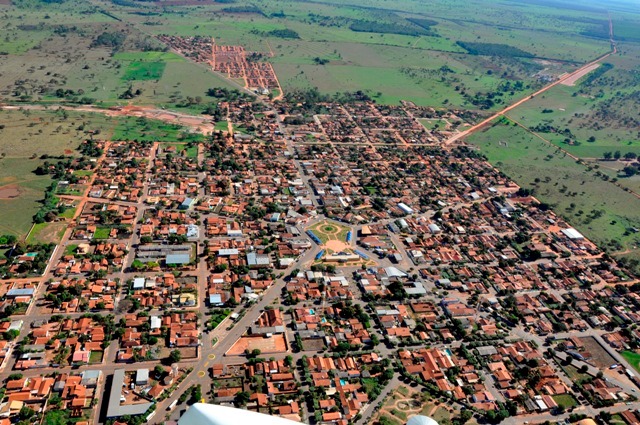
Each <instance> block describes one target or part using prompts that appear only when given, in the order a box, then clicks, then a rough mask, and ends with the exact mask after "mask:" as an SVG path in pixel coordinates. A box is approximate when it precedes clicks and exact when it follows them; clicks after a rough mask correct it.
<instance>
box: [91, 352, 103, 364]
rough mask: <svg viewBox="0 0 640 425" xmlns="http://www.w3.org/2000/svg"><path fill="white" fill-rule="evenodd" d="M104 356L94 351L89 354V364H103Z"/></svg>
mask: <svg viewBox="0 0 640 425" xmlns="http://www.w3.org/2000/svg"><path fill="white" fill-rule="evenodd" d="M103 354H104V352H102V351H92V352H91V353H90V354H89V363H102V356H103Z"/></svg>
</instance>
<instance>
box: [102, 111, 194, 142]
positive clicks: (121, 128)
mask: <svg viewBox="0 0 640 425" xmlns="http://www.w3.org/2000/svg"><path fill="white" fill-rule="evenodd" d="M203 137H204V136H203V135H201V134H193V133H188V132H187V131H186V129H185V128H184V127H182V126H180V125H176V124H167V123H164V122H162V121H157V120H148V119H144V118H131V117H120V118H119V122H118V125H117V126H116V127H115V130H114V132H113V135H112V139H113V140H138V141H149V142H157V141H163V142H179V141H200V140H202V139H203Z"/></svg>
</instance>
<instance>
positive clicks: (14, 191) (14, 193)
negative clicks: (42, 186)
mask: <svg viewBox="0 0 640 425" xmlns="http://www.w3.org/2000/svg"><path fill="white" fill-rule="evenodd" d="M0 1H1V0H0ZM20 193H21V192H20V186H18V185H16V184H9V185H6V186H1V187H0V199H13V198H17V197H18V196H20Z"/></svg>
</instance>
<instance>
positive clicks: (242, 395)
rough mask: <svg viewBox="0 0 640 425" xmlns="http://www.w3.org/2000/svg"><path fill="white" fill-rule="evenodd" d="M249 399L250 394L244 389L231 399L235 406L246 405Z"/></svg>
mask: <svg viewBox="0 0 640 425" xmlns="http://www.w3.org/2000/svg"><path fill="white" fill-rule="evenodd" d="M249 400H251V394H249V393H248V392H246V391H240V392H239V393H236V396H235V397H234V398H233V401H234V403H235V404H236V405H237V406H246V404H247V403H248V402H249Z"/></svg>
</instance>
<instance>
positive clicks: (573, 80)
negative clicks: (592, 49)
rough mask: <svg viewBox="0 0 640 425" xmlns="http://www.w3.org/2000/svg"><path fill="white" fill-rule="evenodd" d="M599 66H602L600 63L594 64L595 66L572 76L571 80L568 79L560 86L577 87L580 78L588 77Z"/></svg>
mask: <svg viewBox="0 0 640 425" xmlns="http://www.w3.org/2000/svg"><path fill="white" fill-rule="evenodd" d="M599 66H600V64H599V63H594V64H593V65H591V66H589V67H587V68H585V69H583V70H582V71H580V72H578V73H577V74H575V75H572V76H571V77H570V78H567V79H566V80H564V81H563V82H562V83H560V84H563V85H565V86H575V85H576V83H577V82H578V80H579V79H580V78H582V77H584V76H585V75H587V74H588V73H590V72H591V71H593V70H594V69H596V68H597V67H599Z"/></svg>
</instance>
